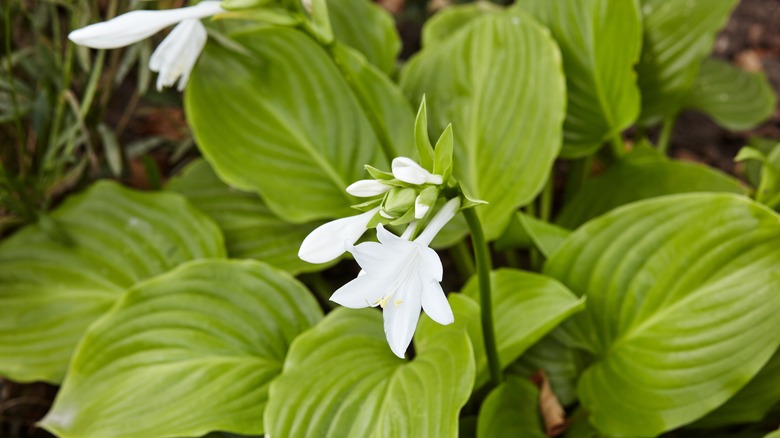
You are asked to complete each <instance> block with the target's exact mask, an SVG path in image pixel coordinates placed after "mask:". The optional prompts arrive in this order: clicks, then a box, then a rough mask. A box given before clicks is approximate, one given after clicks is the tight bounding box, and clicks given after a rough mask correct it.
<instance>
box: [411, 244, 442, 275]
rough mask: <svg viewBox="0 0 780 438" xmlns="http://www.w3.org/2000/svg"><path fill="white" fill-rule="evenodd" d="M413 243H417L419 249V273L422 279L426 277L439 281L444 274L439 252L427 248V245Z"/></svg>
mask: <svg viewBox="0 0 780 438" xmlns="http://www.w3.org/2000/svg"><path fill="white" fill-rule="evenodd" d="M415 244H417V245H419V246H418V248H419V250H420V255H421V258H420V275H421V278H423V280H425V279H426V278H430V279H433V280H436V281H439V282H440V281H441V280H442V278H443V276H444V268H443V267H442V265H441V259H440V258H439V254H437V253H436V251H434V250H433V249H431V248H428V247H427V246H423V245H420V244H419V243H417V242H415Z"/></svg>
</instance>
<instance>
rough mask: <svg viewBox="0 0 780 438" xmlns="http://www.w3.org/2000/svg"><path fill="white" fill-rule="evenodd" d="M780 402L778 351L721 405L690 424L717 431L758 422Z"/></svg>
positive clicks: (779, 356)
mask: <svg viewBox="0 0 780 438" xmlns="http://www.w3.org/2000/svg"><path fill="white" fill-rule="evenodd" d="M778 402H780V350H778V351H776V352H775V354H774V356H772V358H771V359H769V362H768V363H767V364H766V365H764V367H763V368H761V371H759V372H758V374H756V376H755V377H753V380H751V381H750V383H748V384H747V385H745V386H744V387H743V388H742V389H740V390H739V392H738V393H737V394H736V395H734V397H732V398H730V399H729V401H727V402H726V403H725V404H724V405H722V406H720V407H718V408H717V409H715V410H714V411H712V412H710V413H709V414H708V415H707V416H706V417H704V418H702V419H701V420H699V421H697V422H696V423H694V424H693V425H692V427H695V428H699V427H701V428H716V427H721V426H725V425H729V424H739V423H755V422H758V421H761V419H763V418H764V417H765V416H766V415H767V414H768V413H769V411H770V410H771V409H772V407H774V406H775V405H776V404H777V403H778Z"/></svg>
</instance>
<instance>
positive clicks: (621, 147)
mask: <svg viewBox="0 0 780 438" xmlns="http://www.w3.org/2000/svg"><path fill="white" fill-rule="evenodd" d="M609 145H610V146H611V147H612V155H614V156H615V158H620V157H622V156H623V155H624V154H625V153H626V145H625V143H623V137H621V135H620V133H619V132H618V133H616V134H615V135H613V136H612V137H611V138H610V139H609Z"/></svg>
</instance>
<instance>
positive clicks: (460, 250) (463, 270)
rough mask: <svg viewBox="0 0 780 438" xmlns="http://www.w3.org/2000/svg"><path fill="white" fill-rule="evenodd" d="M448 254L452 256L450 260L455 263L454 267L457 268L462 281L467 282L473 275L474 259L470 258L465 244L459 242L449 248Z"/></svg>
mask: <svg viewBox="0 0 780 438" xmlns="http://www.w3.org/2000/svg"><path fill="white" fill-rule="evenodd" d="M450 254H452V260H453V261H454V262H455V266H456V267H457V268H458V272H460V274H461V276H462V277H463V280H468V279H469V278H471V276H472V275H474V272H476V271H475V269H474V259H472V258H471V253H469V249H468V247H467V246H466V242H465V241H463V240H461V241H460V242H458V243H456V244H455V246H453V247H452V248H450Z"/></svg>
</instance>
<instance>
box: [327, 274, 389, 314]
mask: <svg viewBox="0 0 780 438" xmlns="http://www.w3.org/2000/svg"><path fill="white" fill-rule="evenodd" d="M380 281H381V279H380ZM380 281H377V279H376V278H375V277H373V276H371V275H359V276H357V278H355V279H354V280H352V281H350V282H349V283H347V284H345V285H344V286H341V287H340V288H338V290H336V292H334V293H333V295H331V297H330V300H331V301H333V302H334V303H338V304H341V305H342V306H344V307H349V308H351V309H362V308H363V307H370V306H375V305H376V303H377V302H378V301H379V300H381V299H382V292H383V290H382V286H383V285H382V284H379V283H380Z"/></svg>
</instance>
